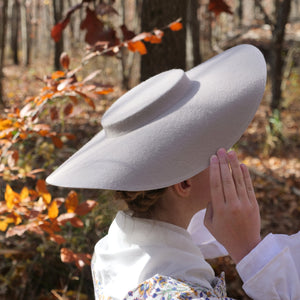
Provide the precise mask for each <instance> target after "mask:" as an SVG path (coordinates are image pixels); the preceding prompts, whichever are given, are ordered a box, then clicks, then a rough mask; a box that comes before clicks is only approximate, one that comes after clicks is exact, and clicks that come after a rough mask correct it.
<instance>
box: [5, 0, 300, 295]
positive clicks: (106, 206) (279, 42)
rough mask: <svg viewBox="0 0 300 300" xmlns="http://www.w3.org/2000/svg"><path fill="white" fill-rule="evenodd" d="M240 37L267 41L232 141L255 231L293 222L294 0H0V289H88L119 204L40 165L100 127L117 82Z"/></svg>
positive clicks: (297, 221)
mask: <svg viewBox="0 0 300 300" xmlns="http://www.w3.org/2000/svg"><path fill="white" fill-rule="evenodd" d="M241 43H250V44H253V45H255V46H257V47H258V48H259V49H260V50H261V51H262V52H263V53H264V55H265V58H266V61H267V63H268V83H267V89H266V92H265V95H264V99H263V102H262V104H261V106H260V108H259V110H258V112H257V114H256V116H255V119H254V121H253V122H252V123H251V125H250V127H249V128H248V130H247V132H246V133H245V134H244V135H243V137H242V138H241V139H240V141H239V142H238V143H237V144H236V145H235V146H234V147H235V149H236V150H237V152H238V155H239V158H240V160H241V161H243V162H244V163H246V164H247V165H248V166H249V168H250V171H251V174H252V177H253V180H254V184H255V189H256V195H257V198H258V201H259V205H260V209H261V216H262V235H263V236H264V235H266V234H267V233H268V232H273V233H286V234H292V233H294V232H297V231H298V230H299V228H300V161H299V153H300V135H299V124H300V102H299V96H300V84H299V83H300V77H299V76H300V48H299V46H300V1H299V0H263V1H258V0H249V1H242V0H227V1H223V0H199V1H198V0H186V1H183V0H172V1H171V0H170V1H167V0H165V1H161V0H135V1H134V0H115V1H112V0H111V1H109V0H106V1H105V0H102V1H101V0H99V1H97V0H94V1H92V0H83V1H80V0H68V1H63V0H52V1H51V0H43V1H42V0H0V106H1V108H0V299H18V300H19V299H93V286H92V279H91V273H90V267H89V264H90V259H91V254H92V253H93V247H94V245H95V243H96V242H97V241H98V240H99V239H100V238H101V237H102V236H104V235H105V234H106V232H107V230H108V226H109V224H110V222H111V220H112V218H113V217H114V215H115V213H116V211H117V210H118V209H121V208H123V207H124V204H122V203H119V202H116V201H115V200H114V199H113V195H112V194H111V192H109V191H93V190H80V189H78V190H72V191H70V190H68V189H62V188H57V187H50V186H46V184H45V181H44V179H45V178H46V176H47V175H48V174H49V173H51V171H53V170H54V169H55V168H56V167H57V166H58V165H60V164H61V163H62V162H63V161H64V160H65V159H66V158H67V157H69V156H70V155H71V154H72V153H74V152H75V151H76V150H77V149H79V147H80V146H81V145H83V144H84V143H85V142H87V140H89V139H90V138H91V137H92V136H93V135H94V134H95V133H97V132H98V131H99V130H100V129H101V123H100V120H101V115H102V114H103V113H104V112H105V110H106V109H107V108H108V107H109V106H110V105H111V104H112V103H113V101H115V100H116V99H117V98H118V97H119V96H121V95H122V94H123V93H124V92H126V90H128V89H130V88H131V87H133V86H135V85H136V84H137V83H139V82H140V81H141V80H145V79H147V78H148V77H150V76H152V75H154V74H157V73H159V72H161V71H164V70H167V69H170V68H182V69H184V70H188V69H190V68H191V67H193V66H194V65H197V64H199V63H200V62H202V61H205V60H206V59H208V58H210V57H212V56H213V55H215V54H217V53H220V52H222V51H223V50H225V49H227V48H229V47H231V46H234V45H238V44H241ZM229 71H230V70H229ZM210 263H211V264H212V265H213V267H214V269H215V271H216V273H217V274H219V273H220V272H221V271H225V272H226V279H227V285H228V294H229V295H230V296H231V297H233V298H236V299H249V298H248V297H247V296H246V295H245V294H244V292H243V290H242V288H241V286H242V283H241V281H240V279H239V277H238V275H237V273H236V271H235V268H234V264H233V262H232V261H231V259H230V258H229V257H224V258H219V259H214V260H211V261H210Z"/></svg>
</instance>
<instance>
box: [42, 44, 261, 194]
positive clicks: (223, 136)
mask: <svg viewBox="0 0 300 300" xmlns="http://www.w3.org/2000/svg"><path fill="white" fill-rule="evenodd" d="M186 75H187V76H188V77H189V78H190V79H191V80H192V81H194V82H196V83H198V86H197V88H196V90H195V91H191V92H190V93H189V95H187V96H186V97H185V98H184V99H183V100H182V101H181V103H179V104H178V105H174V106H173V107H171V108H170V109H169V110H168V111H166V112H164V113H163V114H162V115H161V116H160V117H159V118H156V119H155V120H153V121H151V122H148V123H147V124H146V125H144V126H142V127H140V128H137V129H135V130H133V131H130V132H128V133H125V134H123V135H120V136H116V137H114V136H112V137H107V135H106V134H105V131H104V130H102V131H100V132H99V133H98V134H97V135H96V136H95V137H94V138H93V139H91V140H90V141H89V142H88V143H87V144H86V145H84V146H83V147H82V148H81V149H80V150H79V151H77V152H76V153H75V154H74V155H73V156H71V157H70V158H69V159H68V160H67V161H66V162H65V163H63V164H62V165H61V166H60V167H59V168H58V169H57V170H55V171H54V172H53V173H52V174H51V175H50V176H49V177H48V178H47V179H46V181H47V183H49V184H52V185H57V186H63V187H71V188H96V189H112V190H126V191H139V190H151V189H157V188H162V187H167V186H170V185H173V184H175V183H178V182H181V181H183V180H185V179H188V178H190V177H192V176H194V175H196V174H198V173H199V172H201V171H202V170H204V169H206V168H207V167H208V165H209V158H210V156H211V155H212V154H214V153H215V152H216V151H217V149H219V148H220V147H224V148H226V149H229V148H230V147H232V146H233V145H234V144H235V143H236V142H237V141H238V139H239V138H240V137H241V135H242V134H243V132H244V131H245V130H246V128H247V127H248V125H249V123H250V122H251V120H252V119H253V117H254V115H255V112H256V110H257V108H258V106H259V103H260V101H261V99H262V96H263V93H264V89H265V83H266V63H265V60H264V57H263V55H262V54H261V52H260V51H259V50H258V49H257V48H255V47H254V46H251V45H240V46H236V47H234V48H231V49H229V50H227V51H225V52H223V53H222V54H220V55H217V56H215V57H214V58H212V59H210V60H208V61H206V62H205V63H203V64H201V65H199V66H197V67H195V68H193V69H191V70H190V71H188V72H186ZM187 124H188V126H187Z"/></svg>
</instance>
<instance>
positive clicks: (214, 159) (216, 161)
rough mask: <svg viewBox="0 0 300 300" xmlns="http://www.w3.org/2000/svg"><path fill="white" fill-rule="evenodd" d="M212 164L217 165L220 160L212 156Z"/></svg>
mask: <svg viewBox="0 0 300 300" xmlns="http://www.w3.org/2000/svg"><path fill="white" fill-rule="evenodd" d="M210 162H211V163H214V164H216V163H218V162H219V160H218V158H217V156H216V155H212V156H211V158H210Z"/></svg>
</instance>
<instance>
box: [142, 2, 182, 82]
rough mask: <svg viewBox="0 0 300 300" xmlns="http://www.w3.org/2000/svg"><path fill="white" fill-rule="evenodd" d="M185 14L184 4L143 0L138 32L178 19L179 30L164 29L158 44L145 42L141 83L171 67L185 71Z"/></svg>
mask: <svg viewBox="0 0 300 300" xmlns="http://www.w3.org/2000/svg"><path fill="white" fill-rule="evenodd" d="M186 14H187V1H182V0H173V1H163V0H143V3H142V14H141V29H142V31H151V30H152V29H153V28H155V27H156V28H161V27H164V26H165V25H167V24H169V23H171V22H173V21H175V20H176V19H178V18H182V23H183V25H184V27H183V29H182V30H180V31H178V32H172V31H171V30H169V29H167V30H165V35H164V37H163V40H162V43H161V44H150V43H146V47H147V50H148V54H147V55H143V56H142V59H141V80H142V81H143V80H146V79H147V78H149V77H151V76H153V75H156V74H158V73H160V72H163V71H165V70H168V69H172V68H180V69H183V70H185V64H186Z"/></svg>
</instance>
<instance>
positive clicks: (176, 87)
mask: <svg viewBox="0 0 300 300" xmlns="http://www.w3.org/2000/svg"><path fill="white" fill-rule="evenodd" d="M191 84H192V81H191V80H190V79H189V78H188V77H187V75H186V74H185V72H184V71H183V70H180V69H173V70H169V71H166V72H163V73H160V74H158V75H156V76H154V77H152V78H150V79H148V80H146V81H144V82H142V83H141V84H139V85H138V86H136V87H135V88H133V89H132V90H130V91H128V92H127V93H126V94H124V95H123V96H122V97H121V98H120V99H119V100H118V101H117V102H115V103H114V104H113V105H112V106H111V107H110V108H109V109H108V110H107V111H106V113H105V114H104V115H103V117H102V120H101V124H102V127H103V129H104V131H105V135H106V136H107V137H116V136H120V135H122V134H126V133H128V132H131V131H133V130H135V129H138V128H140V127H142V126H144V125H146V124H148V123H149V122H151V121H153V120H155V119H156V118H157V117H159V116H160V115H162V114H163V113H164V112H165V111H166V110H168V109H169V108H171V107H172V106H173V105H175V104H176V103H177V102H179V101H180V100H182V98H183V96H184V95H185V94H186V93H187V92H188V90H189V89H190V87H191Z"/></svg>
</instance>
